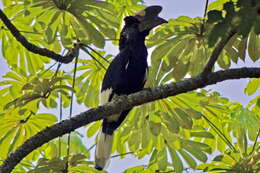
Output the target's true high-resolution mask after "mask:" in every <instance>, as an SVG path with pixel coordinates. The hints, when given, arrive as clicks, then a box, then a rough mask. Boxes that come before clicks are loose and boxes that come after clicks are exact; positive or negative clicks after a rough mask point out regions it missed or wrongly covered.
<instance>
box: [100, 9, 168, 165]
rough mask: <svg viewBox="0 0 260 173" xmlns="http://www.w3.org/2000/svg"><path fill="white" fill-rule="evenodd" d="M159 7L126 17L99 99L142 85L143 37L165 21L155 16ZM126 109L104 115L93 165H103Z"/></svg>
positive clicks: (145, 68)
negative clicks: (116, 52) (117, 49)
mask: <svg viewBox="0 0 260 173" xmlns="http://www.w3.org/2000/svg"><path fill="white" fill-rule="evenodd" d="M161 10H162V7H160V6H150V7H147V8H145V9H144V10H142V11H140V12H138V13H137V14H136V15H135V16H127V17H125V19H124V21H125V25H124V27H123V30H122V31H121V34H120V40H119V51H120V52H119V54H118V55H117V56H116V57H115V59H114V60H113V61H112V62H111V64H110V66H109V67H108V69H107V71H106V74H105V77H104V79H103V83H102V87H101V94H100V102H101V105H102V104H105V103H107V102H109V101H111V100H112V99H113V97H115V96H118V95H128V94H131V93H134V92H137V91H140V90H142V89H143V87H144V84H145V81H146V75H147V72H148V65H147V48H146V46H145V37H146V36H147V35H148V34H149V31H150V30H151V29H153V28H154V27H156V26H158V25H161V24H163V23H167V21H166V20H164V19H162V18H160V17H158V14H159V13H160V12H161ZM129 111H130V109H129V110H124V111H122V112H121V113H120V114H116V115H112V116H110V117H108V118H104V119H103V124H102V129H101V130H100V132H99V134H98V138H97V146H96V151H95V168H96V169H98V170H102V169H104V167H105V166H106V165H107V163H108V160H109V158H110V154H111V148H112V142H113V132H114V131H115V130H116V129H117V128H118V127H119V126H120V124H121V123H122V122H123V120H124V119H125V118H126V116H127V114H128V113H129Z"/></svg>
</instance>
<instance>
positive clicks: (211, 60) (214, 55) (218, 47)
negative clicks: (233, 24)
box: [201, 28, 236, 76]
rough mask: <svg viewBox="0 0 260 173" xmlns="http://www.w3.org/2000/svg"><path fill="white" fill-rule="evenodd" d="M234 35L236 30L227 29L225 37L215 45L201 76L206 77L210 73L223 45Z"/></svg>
mask: <svg viewBox="0 0 260 173" xmlns="http://www.w3.org/2000/svg"><path fill="white" fill-rule="evenodd" d="M235 34H236V29H235V28H229V30H228V31H227V33H226V34H225V36H224V37H223V38H222V39H220V40H219V41H218V42H217V43H216V46H215V48H214V50H213V52H212V54H211V56H210V58H209V61H208V63H207V64H206V66H205V68H204V70H203V72H202V73H201V75H202V76H206V75H208V74H209V73H210V72H211V71H212V69H213V67H214V65H215V63H216V61H217V60H218V57H219V55H220V53H221V51H222V50H223V49H224V47H225V45H226V44H227V43H228V41H229V40H230V39H231V37H233V36H234V35H235Z"/></svg>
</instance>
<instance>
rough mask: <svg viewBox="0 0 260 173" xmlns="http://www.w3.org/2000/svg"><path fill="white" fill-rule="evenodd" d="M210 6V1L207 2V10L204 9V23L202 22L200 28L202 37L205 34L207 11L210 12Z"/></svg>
mask: <svg viewBox="0 0 260 173" xmlns="http://www.w3.org/2000/svg"><path fill="white" fill-rule="evenodd" d="M208 5H209V0H206V4H205V8H204V15H203V21H202V24H201V26H200V35H202V34H203V32H204V27H205V21H206V15H207V11H208Z"/></svg>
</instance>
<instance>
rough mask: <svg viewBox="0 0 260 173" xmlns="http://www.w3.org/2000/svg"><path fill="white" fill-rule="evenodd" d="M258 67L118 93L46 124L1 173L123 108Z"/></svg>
mask: <svg viewBox="0 0 260 173" xmlns="http://www.w3.org/2000/svg"><path fill="white" fill-rule="evenodd" d="M259 77H260V68H238V69H229V70H221V71H218V72H214V73H209V74H208V75H206V76H203V75H200V76H197V77H194V78H190V79H186V80H183V81H180V82H176V83H171V84H167V85H163V86H160V87H156V88H151V89H146V90H142V91H140V92H137V93H134V94H131V95H129V96H119V97H118V98H117V99H116V100H114V101H112V102H109V103H107V104H105V105H104V106H99V107H97V108H93V109H90V110H88V111H85V112H82V113H80V114H78V115H75V116H74V117H73V118H71V119H69V120H64V121H62V122H60V123H57V124H55V125H53V126H51V127H47V128H46V129H44V130H42V131H41V132H39V133H38V134H36V135H35V136H33V137H31V138H30V139H28V140H27V141H25V142H24V143H23V144H22V145H21V146H20V147H18V148H17V149H16V151H15V152H13V153H11V154H10V155H9V156H8V158H7V159H6V160H5V161H4V163H3V164H2V165H1V166H0V173H9V172H11V171H12V170H13V169H14V167H15V166H16V165H17V164H18V163H19V162H20V161H21V160H22V159H23V158H24V157H26V156H27V155H28V154H29V153H30V152H32V151H33V150H35V149H36V148H38V147H40V146H41V145H43V144H45V143H47V142H49V141H50V140H52V139H54V138H56V137H58V136H62V135H64V134H66V133H70V132H71V131H73V130H75V129H77V128H79V127H82V126H84V125H86V124H89V123H91V122H93V121H97V120H100V119H102V118H105V117H108V116H110V115H112V114H115V113H119V112H121V111H122V110H126V109H129V108H132V107H134V106H137V105H142V104H144V103H148V102H152V101H155V100H159V99H163V98H167V97H170V96H175V95H178V94H182V93H186V92H189V91H193V90H196V89H199V88H203V87H205V86H208V85H212V84H215V83H218V82H222V81H225V80H231V79H241V78H259Z"/></svg>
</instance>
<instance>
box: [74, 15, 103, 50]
mask: <svg viewBox="0 0 260 173" xmlns="http://www.w3.org/2000/svg"><path fill="white" fill-rule="evenodd" d="M76 18H77V20H78V22H79V23H80V25H81V26H82V27H83V29H84V32H85V34H86V35H87V37H88V38H89V39H90V41H91V42H92V43H93V44H94V45H95V46H96V47H99V48H103V47H104V46H105V40H104V37H103V35H102V34H101V33H100V32H99V31H98V30H96V29H95V28H94V27H93V26H92V25H91V24H90V23H89V22H88V21H86V19H84V18H83V17H81V16H77V17H76Z"/></svg>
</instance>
